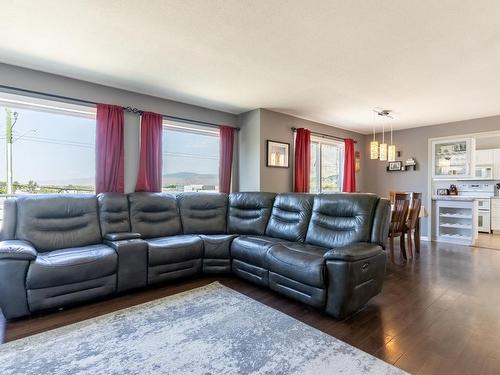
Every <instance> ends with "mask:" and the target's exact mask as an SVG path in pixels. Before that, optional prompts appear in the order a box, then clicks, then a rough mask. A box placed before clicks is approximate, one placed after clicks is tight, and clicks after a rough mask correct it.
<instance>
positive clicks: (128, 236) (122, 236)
mask: <svg viewBox="0 0 500 375" xmlns="http://www.w3.org/2000/svg"><path fill="white" fill-rule="evenodd" d="M138 238H141V234H140V233H133V232H120V233H106V234H105V235H104V239H105V240H108V241H123V240H135V239H138Z"/></svg>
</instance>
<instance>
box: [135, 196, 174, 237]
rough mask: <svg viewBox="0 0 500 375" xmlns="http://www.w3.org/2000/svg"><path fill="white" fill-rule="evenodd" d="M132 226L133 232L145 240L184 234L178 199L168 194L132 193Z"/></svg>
mask: <svg viewBox="0 0 500 375" xmlns="http://www.w3.org/2000/svg"><path fill="white" fill-rule="evenodd" d="M128 200H129V205H130V225H131V230H132V232H137V233H140V234H141V235H142V237H144V238H154V237H164V236H174V235H176V234H181V233H182V227H181V220H180V217H179V212H178V209H177V199H176V198H175V195H173V194H167V193H131V194H129V195H128Z"/></svg>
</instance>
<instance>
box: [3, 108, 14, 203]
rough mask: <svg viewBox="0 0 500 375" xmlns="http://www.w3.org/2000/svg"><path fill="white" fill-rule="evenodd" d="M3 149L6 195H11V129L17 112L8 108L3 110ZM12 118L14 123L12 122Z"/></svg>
mask: <svg viewBox="0 0 500 375" xmlns="http://www.w3.org/2000/svg"><path fill="white" fill-rule="evenodd" d="M5 113H6V116H5V140H6V142H7V145H6V146H7V147H6V148H5V152H6V156H7V157H6V159H7V194H12V129H13V128H14V125H16V122H17V112H14V113H12V111H11V110H10V109H9V108H5ZM12 117H14V122H12Z"/></svg>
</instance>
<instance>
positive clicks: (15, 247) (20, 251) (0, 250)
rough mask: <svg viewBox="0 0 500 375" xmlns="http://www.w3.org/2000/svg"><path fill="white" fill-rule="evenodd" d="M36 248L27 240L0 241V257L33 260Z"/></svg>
mask: <svg viewBox="0 0 500 375" xmlns="http://www.w3.org/2000/svg"><path fill="white" fill-rule="evenodd" d="M37 254H38V253H37V251H36V249H35V248H34V247H33V245H31V244H30V243H29V242H28V241H21V240H6V241H0V259H15V260H34V259H36V255H37Z"/></svg>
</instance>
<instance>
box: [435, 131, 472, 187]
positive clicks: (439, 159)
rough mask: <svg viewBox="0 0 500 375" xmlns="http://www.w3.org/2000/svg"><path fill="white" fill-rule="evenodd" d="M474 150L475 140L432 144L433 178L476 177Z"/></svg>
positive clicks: (468, 139)
mask: <svg viewBox="0 0 500 375" xmlns="http://www.w3.org/2000/svg"><path fill="white" fill-rule="evenodd" d="M474 149H475V140H474V139H473V138H464V139H454V140H446V141H434V142H432V165H433V169H432V177H433V178H468V177H474V176H473V172H474V160H473V158H474V152H473V151H474Z"/></svg>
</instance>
